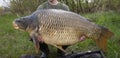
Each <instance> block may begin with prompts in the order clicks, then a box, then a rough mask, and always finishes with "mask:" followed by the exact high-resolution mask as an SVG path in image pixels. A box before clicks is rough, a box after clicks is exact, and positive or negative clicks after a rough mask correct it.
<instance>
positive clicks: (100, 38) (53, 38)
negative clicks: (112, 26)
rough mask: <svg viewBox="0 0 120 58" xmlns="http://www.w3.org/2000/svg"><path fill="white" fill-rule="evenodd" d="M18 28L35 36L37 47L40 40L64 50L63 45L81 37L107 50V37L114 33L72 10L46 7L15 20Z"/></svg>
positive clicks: (77, 40) (72, 42) (74, 41)
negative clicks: (91, 40) (89, 39)
mask: <svg viewBox="0 0 120 58" xmlns="http://www.w3.org/2000/svg"><path fill="white" fill-rule="evenodd" d="M13 25H14V27H15V28H16V29H21V30H24V31H27V32H28V33H29V34H30V36H31V37H32V38H33V42H34V44H35V46H36V48H38V47H39V44H38V42H44V43H46V44H50V45H53V46H55V47H57V48H59V49H61V50H62V51H65V50H63V49H62V46H63V45H72V44H75V43H77V42H80V41H81V37H83V38H82V39H84V38H91V39H93V40H94V41H95V42H96V44H97V45H98V46H99V47H100V48H101V49H102V50H103V51H106V48H107V39H108V38H110V37H111V36H112V35H113V33H112V32H111V31H109V30H108V29H107V28H105V27H102V26H99V25H97V24H95V23H93V22H91V21H89V20H88V19H86V18H84V17H82V16H80V15H78V14H76V13H74V12H70V11H64V10H55V9H46V10H37V11H35V12H34V13H32V14H31V15H29V16H25V17H21V18H18V19H16V20H14V21H13Z"/></svg>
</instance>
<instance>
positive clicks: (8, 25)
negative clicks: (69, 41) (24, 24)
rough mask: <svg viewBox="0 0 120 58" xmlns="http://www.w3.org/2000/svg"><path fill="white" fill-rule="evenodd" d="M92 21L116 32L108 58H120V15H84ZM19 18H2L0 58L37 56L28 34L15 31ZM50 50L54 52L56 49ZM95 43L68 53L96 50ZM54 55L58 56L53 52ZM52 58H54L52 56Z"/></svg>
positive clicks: (110, 45)
mask: <svg viewBox="0 0 120 58" xmlns="http://www.w3.org/2000/svg"><path fill="white" fill-rule="evenodd" d="M83 16H85V17H87V18H89V19H90V20H91V21H93V22H95V23H96V24H99V25H101V26H105V27H107V28H109V29H110V30H111V31H112V32H114V34H115V35H114V37H113V38H111V39H109V40H108V53H107V54H106V58H120V36H119V35H120V24H119V23H120V13H117V12H98V13H93V14H83ZM15 18H17V16H15V15H4V16H0V58H19V57H20V56H21V55H22V54H36V53H35V49H34V47H33V44H32V43H31V42H30V41H28V39H29V36H28V34H27V33H26V32H22V31H19V30H15V29H14V28H13V26H12V21H13V20H14V19H15ZM50 49H51V50H52V51H53V50H54V49H55V48H51V46H50ZM94 49H97V48H96V47H95V43H94V42H93V41H92V40H86V41H85V42H82V43H78V44H75V45H73V46H70V47H69V48H68V49H67V51H86V50H94ZM52 51H51V53H52V54H56V53H55V51H53V52H52ZM51 58H53V57H52V56H51Z"/></svg>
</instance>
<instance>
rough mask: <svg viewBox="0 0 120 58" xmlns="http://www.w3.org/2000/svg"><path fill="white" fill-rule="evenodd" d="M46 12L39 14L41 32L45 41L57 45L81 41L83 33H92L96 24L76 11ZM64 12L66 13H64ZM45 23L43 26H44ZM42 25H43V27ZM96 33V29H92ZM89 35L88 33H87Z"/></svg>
mask: <svg viewBox="0 0 120 58" xmlns="http://www.w3.org/2000/svg"><path fill="white" fill-rule="evenodd" d="M44 13H45V12H43V13H42V16H41V14H39V17H40V18H42V19H40V20H39V22H40V30H39V32H40V34H41V35H42V38H43V40H44V42H46V43H48V44H56V45H71V44H75V43H77V42H79V38H80V36H81V35H83V34H90V33H91V31H90V30H92V29H94V28H96V25H95V24H93V23H91V22H89V21H88V20H87V19H85V18H83V17H81V16H79V15H76V14H74V13H70V12H65V13H64V11H62V12H61V13H60V12H55V11H53V12H52V11H51V12H46V13H45V15H44ZM63 14H64V15H63ZM42 25H43V26H42ZM41 26H42V27H41ZM92 33H94V31H92ZM86 36H87V35H86Z"/></svg>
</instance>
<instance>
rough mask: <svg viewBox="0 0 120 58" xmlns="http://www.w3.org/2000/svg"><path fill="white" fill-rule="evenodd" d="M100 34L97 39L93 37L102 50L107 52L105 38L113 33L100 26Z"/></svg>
mask: <svg viewBox="0 0 120 58" xmlns="http://www.w3.org/2000/svg"><path fill="white" fill-rule="evenodd" d="M101 31H102V32H101V34H100V37H99V39H95V42H96V44H97V45H98V46H99V47H100V48H101V49H102V51H103V52H107V40H108V39H109V38H111V37H112V36H113V35H114V34H113V33H112V32H111V31H110V30H108V29H107V28H105V27H101Z"/></svg>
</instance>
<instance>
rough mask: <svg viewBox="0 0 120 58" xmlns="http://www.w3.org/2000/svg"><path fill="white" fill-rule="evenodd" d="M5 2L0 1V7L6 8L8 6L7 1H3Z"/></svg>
mask: <svg viewBox="0 0 120 58" xmlns="http://www.w3.org/2000/svg"><path fill="white" fill-rule="evenodd" d="M5 1H6V2H4V1H3V0H0V6H7V5H8V4H9V0H5Z"/></svg>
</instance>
